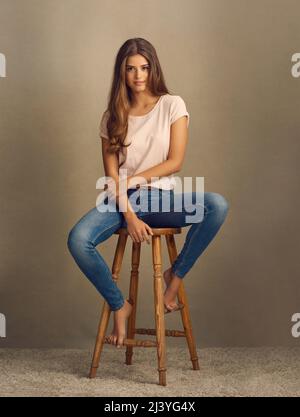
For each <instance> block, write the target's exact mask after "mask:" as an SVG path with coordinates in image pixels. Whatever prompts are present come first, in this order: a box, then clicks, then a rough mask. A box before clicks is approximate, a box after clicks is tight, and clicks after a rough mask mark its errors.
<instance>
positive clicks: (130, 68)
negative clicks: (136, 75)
mask: <svg viewBox="0 0 300 417" xmlns="http://www.w3.org/2000/svg"><path fill="white" fill-rule="evenodd" d="M132 69H133V68H132V67H128V68H127V71H131V70H132ZM142 69H143V70H148V69H149V67H143V68H142Z"/></svg>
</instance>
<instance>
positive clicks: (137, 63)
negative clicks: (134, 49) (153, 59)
mask: <svg viewBox="0 0 300 417" xmlns="http://www.w3.org/2000/svg"><path fill="white" fill-rule="evenodd" d="M149 70H150V65H149V63H148V61H147V60H146V58H144V57H143V55H139V54H138V55H133V56H130V57H129V58H127V62H126V83H127V85H128V87H129V88H131V90H132V91H133V92H137V93H138V92H141V91H145V90H147V81H148V74H149Z"/></svg>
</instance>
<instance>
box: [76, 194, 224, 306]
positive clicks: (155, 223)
mask: <svg viewBox="0 0 300 417" xmlns="http://www.w3.org/2000/svg"><path fill="white" fill-rule="evenodd" d="M132 194H134V196H133V197H134V201H135V202H136V205H134V204H133V203H132V201H131V200H130V202H131V205H132V207H133V209H134V210H135V212H136V215H137V216H138V218H140V219H141V220H142V221H144V222H145V223H147V224H148V225H149V226H150V227H185V226H189V225H191V227H190V229H189V231H188V233H187V235H186V239H185V243H184V245H183V248H182V250H181V251H180V253H179V254H178V256H177V258H176V260H175V262H174V263H173V264H172V271H173V272H174V273H175V274H176V275H177V276H178V277H180V278H183V277H184V276H185V275H186V274H187V273H188V271H189V270H190V269H191V268H192V266H193V265H194V263H195V262H196V260H197V259H198V258H199V256H200V255H201V254H202V253H203V251H204V250H205V249H206V247H207V246H208V245H209V243H210V242H211V241H212V239H213V238H214V236H215V235H216V234H217V232H218V230H219V229H220V227H221V225H222V224H223V222H224V220H225V218H226V215H227V212H228V203H227V200H226V199H225V198H224V197H223V196H222V195H221V194H217V193H212V192H202V194H201V195H200V193H199V192H196V191H192V192H189V193H186V192H183V193H174V191H173V190H162V189H154V188H152V189H150V190H148V189H147V188H139V189H138V190H136V189H128V190H127V196H128V198H130V197H131V196H132ZM187 197H188V198H187ZM168 198H169V202H170V203H169V204H170V205H169V206H168V207H167V210H168V211H166V208H163V205H162V201H163V199H168ZM189 198H190V200H189ZM107 201H108V200H107V198H106V199H105V200H104V201H103V202H102V203H101V204H99V208H100V207H104V204H106V203H107ZM165 201H166V200H165ZM185 201H191V203H192V204H193V206H191V207H189V205H188V204H186V203H185ZM197 201H200V203H197ZM201 201H202V203H201ZM178 204H179V205H180V204H181V209H180V210H178V209H175V208H176V207H178ZM116 207H117V210H115V211H102V212H101V211H99V210H98V204H97V206H95V207H94V208H92V209H91V210H90V211H88V212H87V213H86V214H85V215H84V216H83V217H82V218H81V219H80V220H79V221H78V222H77V223H76V224H75V225H74V226H73V228H72V229H71V231H70V233H69V236H68V249H69V251H70V253H71V254H72V256H73V258H74V260H75V262H76V264H77V265H78V266H79V268H80V269H81V271H82V272H83V273H84V274H85V275H86V277H87V278H88V279H89V280H90V281H91V283H92V284H93V285H94V286H95V287H96V289H97V290H98V291H99V293H100V294H101V295H102V296H103V297H104V298H105V300H106V301H107V303H108V304H109V306H110V309H111V310H112V311H115V310H118V309H120V308H121V307H122V306H123V304H124V301H125V300H124V297H123V295H122V292H121V291H120V289H119V288H118V286H117V284H116V283H115V281H114V280H113V278H112V272H111V269H110V268H109V267H108V265H107V264H106V262H105V260H104V259H103V257H102V256H101V255H100V253H99V252H98V251H97V250H96V246H97V245H99V243H101V242H104V241H105V240H107V239H108V238H109V237H110V236H112V235H113V233H114V232H115V231H116V230H118V229H119V228H120V227H127V223H126V220H125V217H124V215H123V213H122V212H121V211H119V209H118V206H116ZM153 207H156V209H155V210H156V211H153V209H152V208H153ZM193 207H194V210H193V211H191V209H192V208H193ZM197 209H198V215H197V216H195V218H193V217H192V221H190V220H191V216H193V215H195V214H196V213H197ZM199 209H200V212H201V213H200V216H199ZM176 210H177V211H176ZM187 216H189V217H187Z"/></svg>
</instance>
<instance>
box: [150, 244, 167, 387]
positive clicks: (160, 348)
mask: <svg viewBox="0 0 300 417" xmlns="http://www.w3.org/2000/svg"><path fill="white" fill-rule="evenodd" d="M152 259H153V269H154V303H155V305H154V308H155V325H156V341H157V360H158V372H159V385H167V382H166V371H167V369H166V338H165V315H164V294H163V285H162V265H161V238H160V236H152Z"/></svg>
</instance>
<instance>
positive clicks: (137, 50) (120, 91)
mask: <svg viewBox="0 0 300 417" xmlns="http://www.w3.org/2000/svg"><path fill="white" fill-rule="evenodd" d="M137 54H139V55H143V56H144V58H145V59H146V60H147V61H148V64H149V66H150V69H149V74H148V85H149V90H150V91H151V93H152V94H153V95H155V96H162V95H164V94H169V90H168V88H167V87H166V83H165V80H164V76H163V73H162V69H161V66H160V63H159V60H158V57H157V54H156V51H155V48H154V46H153V45H152V44H151V43H150V42H148V41H147V40H146V39H143V38H132V39H128V40H127V41H126V42H124V43H123V45H122V46H121V48H120V49H119V51H118V53H117V56H116V60H115V65H114V72H113V80H112V85H111V88H110V93H109V98H108V106H107V108H106V110H105V112H104V113H105V115H106V116H107V135H108V137H109V142H110V144H109V145H110V146H109V148H108V151H109V152H111V153H118V152H119V151H120V150H121V148H122V147H127V146H129V145H130V144H128V145H126V144H124V142H125V139H126V135H127V130H128V114H129V111H130V107H131V102H132V93H131V89H130V88H129V87H128V86H127V84H126V62H127V58H128V57H130V56H132V55H137Z"/></svg>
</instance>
